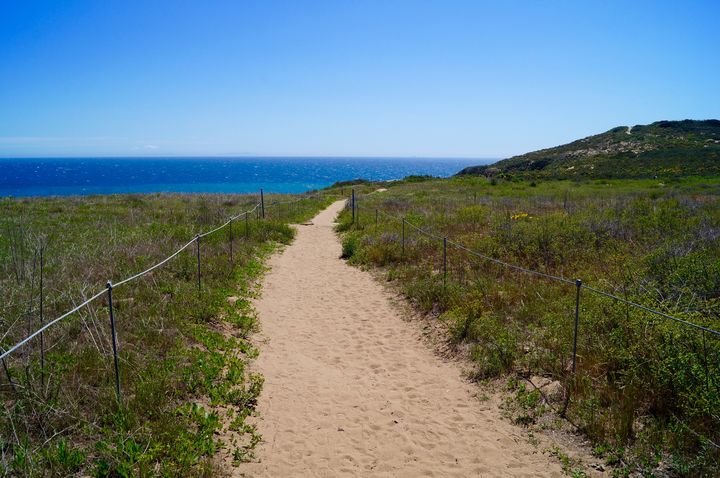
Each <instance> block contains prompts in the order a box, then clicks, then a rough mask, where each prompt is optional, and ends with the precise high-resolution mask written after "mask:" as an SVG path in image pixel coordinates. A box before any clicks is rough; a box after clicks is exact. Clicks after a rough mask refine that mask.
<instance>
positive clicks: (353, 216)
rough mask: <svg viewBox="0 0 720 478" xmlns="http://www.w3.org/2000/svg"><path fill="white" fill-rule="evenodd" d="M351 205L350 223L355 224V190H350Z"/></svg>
mask: <svg viewBox="0 0 720 478" xmlns="http://www.w3.org/2000/svg"><path fill="white" fill-rule="evenodd" d="M351 191H352V203H351V204H350V205H351V206H352V222H353V224H355V188H352V190H351Z"/></svg>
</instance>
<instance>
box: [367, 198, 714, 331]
mask: <svg viewBox="0 0 720 478" xmlns="http://www.w3.org/2000/svg"><path fill="white" fill-rule="evenodd" d="M355 207H356V208H357V206H355ZM377 212H379V213H380V214H381V215H383V216H385V217H387V218H389V219H391V220H393V221H397V222H402V223H404V224H405V225H407V226H409V227H411V228H412V229H414V230H416V231H418V232H420V233H421V234H424V235H425V236H427V237H429V238H431V239H435V240H437V241H441V242H442V241H444V240H447V243H448V244H450V245H453V246H455V247H457V248H458V249H461V250H463V251H465V252H467V253H468V254H472V255H474V256H476V257H479V258H481V259H484V260H487V261H490V262H493V263H495V264H499V265H501V266H504V267H508V268H510V269H513V270H516V271H519V272H524V273H526V274H532V275H536V276H539V277H544V278H546V279H550V280H554V281H558V282H563V283H565V284H570V285H577V280H576V279H568V278H566V277H561V276H556V275H553V274H548V273H546V272H541V271H537V270H534V269H529V268H526V267H522V266H519V265H517V264H512V263H510V262H505V261H503V260H500V259H497V258H495V257H491V256H488V255H486V254H483V253H482V252H479V251H476V250H473V249H470V248H469V247H467V246H464V245H462V244H460V243H458V242H455V241H453V240H451V239H448V238H446V237H442V236H439V235H437V234H433V233H430V232H427V231H425V230H424V229H423V228H421V227H420V226H417V225H415V224H413V223H411V222H410V221H408V220H407V219H405V218H404V217H402V218H399V217H397V216H394V215H392V214H388V213H386V212H385V211H382V210H379V209H378V210H377ZM582 288H583V289H585V290H588V291H589V292H592V293H594V294H598V295H601V296H604V297H607V298H610V299H613V300H616V301H619V302H622V303H624V304H627V305H629V306H632V307H635V308H637V309H641V310H644V311H646V312H649V313H651V314H655V315H657V316H659V317H663V318H665V319H668V320H673V321H675V322H677V323H680V324H684V325H686V326H688V327H693V328H695V329H698V330H702V331H704V332H707V333H710V334H713V335H716V336H718V337H720V331H717V330H714V329H711V328H709V327H705V326H702V325H699V324H696V323H693V322H690V321H688V320H685V319H681V318H679V317H675V316H673V315H670V314H667V313H665V312H662V311H659V310H656V309H653V308H650V307H647V306H644V305H642V304H638V303H636V302H632V301H630V300H627V299H623V298H622V297H618V296H616V295H614V294H611V293H610V292H605V291H603V290H601V289H597V288H595V287H591V286H588V285H585V284H584V283H583V284H582Z"/></svg>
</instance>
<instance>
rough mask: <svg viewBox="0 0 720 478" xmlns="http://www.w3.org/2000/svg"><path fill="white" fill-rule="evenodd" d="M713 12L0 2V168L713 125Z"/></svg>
mask: <svg viewBox="0 0 720 478" xmlns="http://www.w3.org/2000/svg"><path fill="white" fill-rule="evenodd" d="M718 18H720V2H718V1H716V0H712V1H704V2H700V1H682V2H680V1H677V2H664V1H630V2H629V1H598V2H590V1H581V0H576V1H549V0H548V1H543V0H534V1H502V2H501V1H496V2H490V1H481V0H476V1H459V0H457V1H455V0H438V1H430V0H413V1H410V0H408V1H400V0H375V1H373V0H367V1H359V0H358V1H350V0H347V1H344V0H335V1H303V0H295V1H271V0H257V1H252V0H246V1H202V2H200V1H198V2H189V1H131V0H125V1H118V2H116V1H109V0H108V1H94V2H82V1H63V2H61V1H44V2H39V1H31V0H22V1H14V0H2V2H0V156H16V155H17V156H43V155H50V156H55V155H57V156H68V155H119V156H125V155H226V154H256V155H351V156H352V155H358V156H453V157H505V156H509V155H512V154H517V153H522V152H525V151H529V150H534V149H538V148H543V147H549V146H553V145H556V144H560V143H564V142H567V141H570V140H573V139H576V138H578V137H582V136H587V135H589V134H594V133H598V132H602V131H605V130H607V129H609V128H611V127H614V126H617V125H627V124H642V123H648V122H652V121H655V120H660V119H684V118H694V119H706V118H718V117H720V88H719V87H718V85H720V80H718V78H720V55H719V54H718V51H717V50H718V47H719V46H720V28H718Z"/></svg>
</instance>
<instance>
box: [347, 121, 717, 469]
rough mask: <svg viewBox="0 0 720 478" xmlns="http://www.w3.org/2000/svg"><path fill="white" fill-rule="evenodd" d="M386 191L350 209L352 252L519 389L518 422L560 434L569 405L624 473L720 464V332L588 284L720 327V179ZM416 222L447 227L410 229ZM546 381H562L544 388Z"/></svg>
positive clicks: (483, 183) (426, 185)
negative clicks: (574, 366) (540, 384)
mask: <svg viewBox="0 0 720 478" xmlns="http://www.w3.org/2000/svg"><path fill="white" fill-rule="evenodd" d="M623 134H625V133H623ZM536 181H537V180H536ZM384 187H387V188H388V191H386V192H381V193H378V192H374V193H369V194H365V195H360V196H359V199H358V213H357V214H356V218H359V220H356V221H355V223H354V224H353V223H352V220H351V218H352V215H351V212H350V211H345V212H344V213H343V215H342V217H341V224H340V227H339V229H340V230H342V231H344V233H343V234H344V238H343V252H344V255H345V257H347V258H349V260H350V261H351V262H353V263H355V264H360V265H363V266H370V267H376V268H378V270H379V271H382V273H383V274H384V275H385V276H386V278H387V280H388V281H389V283H390V284H392V285H394V287H396V288H397V289H398V290H399V291H401V292H402V293H403V294H404V295H405V296H406V297H407V298H408V299H410V300H411V301H412V302H413V303H414V304H415V306H416V307H417V308H418V309H419V310H420V311H422V312H425V313H428V314H430V316H431V317H436V318H437V320H438V321H440V323H441V324H443V325H444V326H445V327H446V330H447V337H448V340H449V343H450V344H452V345H453V346H454V347H455V348H456V349H457V350H458V351H461V352H463V353H467V355H468V357H469V358H470V360H471V361H472V363H473V364H474V367H473V371H472V376H473V377H474V378H475V379H477V380H481V381H486V380H493V381H494V380H501V381H502V382H504V383H507V385H508V387H509V389H510V390H511V392H512V395H511V398H510V399H509V401H508V404H507V406H508V410H512V415H513V418H514V419H515V420H516V421H517V422H518V423H521V424H523V425H526V426H529V427H540V428H547V427H550V428H553V427H555V426H557V422H556V421H555V420H554V419H552V418H549V417H548V413H547V412H548V411H549V410H550V409H554V410H555V411H556V412H557V413H562V412H563V411H564V410H565V412H566V416H567V418H568V420H569V422H570V423H572V424H574V426H576V427H577V428H578V429H579V430H581V431H582V432H584V433H585V434H586V435H587V436H588V437H589V438H590V439H591V440H592V442H593V444H594V445H593V446H594V448H593V452H594V453H595V454H596V455H597V456H598V457H599V458H602V459H604V460H605V461H606V463H607V464H609V465H611V466H613V467H614V468H615V473H616V474H617V475H619V476H625V475H628V474H633V473H641V474H643V475H648V476H718V474H720V448H718V444H720V368H719V367H720V340H718V337H716V336H714V335H712V334H709V333H703V332H702V331H699V330H697V329H693V328H691V327H688V326H686V325H684V324H680V323H677V322H674V321H672V320H669V319H666V318H663V317H660V316H658V315H654V314H651V313H649V312H647V311H644V310H641V309H638V308H634V307H631V306H628V305H626V304H625V303H622V302H619V301H615V300H612V299H610V298H608V297H605V296H602V295H599V294H596V293H592V292H591V291H590V290H589V289H587V288H585V287H586V286H591V287H594V288H597V289H600V290H603V291H607V292H609V293H612V294H615V295H617V296H619V297H621V298H623V299H626V300H630V301H633V302H636V303H639V304H642V305H644V306H647V307H652V308H655V309H658V310H660V311H663V312H665V313H668V314H672V315H675V316H677V317H680V318H682V319H684V320H687V321H691V322H694V323H697V324H700V325H703V326H707V327H711V328H713V329H715V330H718V329H720V241H719V239H720V195H719V194H720V180H718V179H709V180H698V179H686V180H683V181H671V182H667V181H665V182H663V181H659V180H624V181H622V180H598V181H588V182H576V181H573V182H569V181H540V182H537V183H535V182H528V181H506V180H502V179H496V178H493V179H492V180H489V179H486V178H477V177H467V176H463V177H457V178H452V179H449V180H432V181H425V182H410V183H408V182H397V183H387V184H386V185H385V186H384ZM376 211H377V213H376ZM376 214H377V216H376ZM376 217H377V218H378V219H377V223H376V219H375V218H376ZM402 218H405V219H406V220H407V221H408V223H411V224H414V225H416V226H417V227H419V228H422V229H423V230H424V231H426V232H428V233H431V234H433V235H435V236H436V237H435V238H432V237H428V236H426V235H424V234H421V233H420V232H418V231H417V230H415V229H413V228H412V227H410V226H409V224H406V225H405V228H404V229H405V230H404V232H403V227H402V221H401V219H402ZM403 235H404V237H405V247H404V250H403V247H402V238H403ZM443 237H447V238H448V239H450V240H451V241H454V242H455V243H457V244H460V245H462V246H464V247H467V248H469V249H471V250H474V251H478V252H479V253H481V254H484V255H486V256H490V257H493V258H497V259H500V260H503V261H506V262H508V263H511V264H516V265H519V266H523V267H526V268H530V269H533V270H536V271H538V272H541V273H543V274H551V275H554V276H562V277H564V278H566V279H569V281H568V282H569V283H566V282H562V281H557V280H553V279H550V278H547V277H545V276H541V275H531V274H527V273H524V272H522V271H519V270H517V269H513V268H510V267H507V266H503V265H500V264H497V263H494V262H492V261H488V260H485V259H483V258H481V257H477V256H475V255H473V254H470V253H468V252H467V251H465V250H463V249H461V248H459V247H456V246H454V245H452V244H449V245H448V249H447V258H448V262H447V264H448V265H447V267H448V268H447V275H445V274H444V270H443V242H442V238H443ZM576 278H578V279H582V281H583V284H584V285H583V288H582V289H581V296H580V309H579V328H578V331H579V333H578V342H577V371H576V374H573V373H572V350H573V324H574V314H575V294H576V287H575V284H574V279H576ZM532 377H535V378H537V377H542V380H541V381H543V380H544V381H551V382H555V383H556V384H557V387H551V388H549V389H544V390H543V391H542V393H541V391H540V390H536V389H534V388H533V387H532V386H531V385H529V384H528V383H526V382H525V380H524V379H529V378H532ZM535 383H538V380H537V379H536V380H535ZM552 416H553V414H550V417H552ZM606 466H607V465H606ZM578 473H579V472H578ZM578 476H581V475H580V474H578Z"/></svg>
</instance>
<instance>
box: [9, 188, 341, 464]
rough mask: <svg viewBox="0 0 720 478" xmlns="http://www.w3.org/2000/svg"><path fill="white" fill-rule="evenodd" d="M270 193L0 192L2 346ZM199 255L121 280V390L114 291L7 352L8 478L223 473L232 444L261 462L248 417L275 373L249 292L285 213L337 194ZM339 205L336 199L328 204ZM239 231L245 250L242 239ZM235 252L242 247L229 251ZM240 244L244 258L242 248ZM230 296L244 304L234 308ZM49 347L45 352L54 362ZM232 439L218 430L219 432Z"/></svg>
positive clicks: (244, 229)
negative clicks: (255, 341) (9, 195)
mask: <svg viewBox="0 0 720 478" xmlns="http://www.w3.org/2000/svg"><path fill="white" fill-rule="evenodd" d="M257 199H258V198H257V197H256V196H252V197H251V196H242V195H207V196H200V195H132V196H96V197H72V198H37V199H2V200H0V346H2V348H3V350H6V349H7V348H8V347H9V346H11V345H12V344H14V343H16V342H17V341H18V340H19V339H21V338H23V337H25V336H26V335H27V334H29V333H30V332H32V331H34V330H36V329H37V328H38V327H39V326H40V313H41V301H40V280H41V279H40V249H41V248H42V250H43V268H42V272H43V275H42V288H43V294H42V295H43V299H42V314H43V317H44V319H45V322H47V321H48V320H49V319H53V318H55V317H57V316H59V315H60V314H62V313H63V312H65V311H67V310H69V309H71V308H73V306H74V305H75V304H78V303H81V302H82V301H83V300H84V298H86V297H90V296H92V295H93V294H95V293H96V292H98V291H101V290H103V288H104V287H105V283H106V281H108V280H113V281H114V282H118V281H119V280H121V279H123V278H125V277H128V276H130V275H132V274H134V273H136V272H139V271H141V270H144V269H146V268H147V267H149V266H150V265H152V264H154V263H156V262H158V261H160V260H162V259H164V258H165V257H167V256H168V255H170V254H171V253H172V252H174V251H175V250H177V249H178V248H179V247H180V246H182V245H184V244H186V243H187V242H188V241H189V240H190V239H192V238H193V237H194V235H195V234H197V233H201V232H203V231H207V230H209V229H212V228H214V227H216V226H218V225H220V224H222V223H223V222H225V221H226V220H227V219H228V218H229V217H230V216H231V215H234V214H238V213H240V212H243V211H245V210H247V209H250V208H251V207H252V206H253V205H254V204H255V203H256V202H257ZM279 199H282V200H288V199H289V198H287V197H284V198H282V197H280V196H278V197H266V203H267V205H268V207H267V215H268V218H267V219H266V220H262V219H259V218H257V217H256V216H255V214H253V215H251V216H249V220H248V221H247V223H246V222H245V221H244V218H240V219H238V220H236V221H235V222H234V223H233V230H232V234H231V232H230V230H229V228H228V227H226V228H224V229H222V230H220V231H218V232H216V233H214V234H212V235H210V236H207V237H203V238H202V240H201V242H200V254H201V290H198V286H197V276H196V274H197V262H196V249H195V246H194V245H193V246H191V247H189V248H188V249H186V250H185V251H183V252H181V253H180V254H179V255H177V256H176V257H175V258H173V259H172V260H171V261H169V262H168V263H167V264H165V265H164V266H163V267H160V268H158V269H155V270H154V271H152V272H151V273H150V274H148V275H146V276H143V277H142V278H139V279H137V280H135V281H133V282H129V283H127V284H124V285H122V286H120V287H116V288H114V289H113V305H114V312H115V321H116V325H117V334H118V344H119V357H120V361H119V370H120V379H121V380H120V390H121V399H120V401H118V400H117V399H116V395H115V374H114V366H113V353H112V343H111V340H110V337H111V336H110V323H109V319H108V307H107V306H108V303H107V298H106V296H104V295H103V296H102V297H100V298H98V299H97V300H95V301H94V302H92V303H90V304H89V305H88V306H87V307H84V308H82V309H81V310H79V311H78V312H77V313H76V314H74V315H72V316H69V317H68V318H67V319H65V320H63V321H62V322H59V323H57V324H55V325H54V326H53V327H51V328H50V329H48V330H47V332H46V333H45V334H44V335H43V344H42V349H41V344H40V340H39V338H37V339H34V340H33V341H32V342H30V343H28V344H27V345H26V346H25V347H23V348H21V349H19V350H18V351H17V352H16V353H14V354H12V355H11V356H10V357H8V358H7V359H6V360H5V362H4V363H3V364H2V365H3V370H0V399H1V400H2V415H1V416H0V470H2V472H0V475H3V476H68V475H93V476H156V475H161V476H215V475H216V474H217V471H218V470H217V463H216V460H215V459H214V457H215V455H216V453H217V452H218V450H219V449H220V448H224V449H225V451H226V452H227V453H228V454H230V455H231V456H232V457H233V458H234V459H235V460H237V461H242V460H246V459H248V458H249V457H251V456H252V450H253V447H254V446H255V444H256V443H257V442H258V440H259V439H260V437H259V436H258V434H257V432H256V430H255V428H254V426H253V425H252V423H251V421H249V420H248V417H250V416H251V415H253V414H254V408H255V403H256V399H257V396H258V394H259V393H260V390H261V388H262V383H263V378H262V377H261V376H259V375H255V374H252V373H249V372H248V370H247V369H246V364H247V362H248V360H249V359H251V358H252V357H254V356H255V355H256V354H257V353H258V351H257V350H256V349H255V348H254V347H253V346H252V345H251V344H250V343H249V342H248V334H249V333H250V332H251V331H252V330H253V329H254V327H255V317H254V313H253V310H252V308H251V306H250V303H249V299H250V298H251V297H252V294H253V293H254V285H253V284H254V282H255V280H256V279H257V278H258V276H259V275H260V274H261V273H262V271H263V265H262V262H263V258H264V257H265V256H266V255H267V254H268V253H270V252H271V251H272V250H273V248H274V247H275V244H279V243H280V244H281V243H287V242H288V241H289V240H290V239H291V238H292V236H293V230H292V229H291V228H290V227H288V225H287V224H286V223H287V222H297V221H301V220H305V219H307V218H308V217H311V216H312V215H313V214H314V213H315V212H316V211H317V210H319V209H320V208H321V207H322V206H324V204H325V203H324V202H323V200H315V199H306V200H303V201H300V202H297V203H294V204H283V205H274V206H271V205H270V203H272V202H274V201H276V200H279ZM326 201H327V200H326ZM231 240H232V243H231ZM231 247H232V249H231ZM231 250H232V254H231ZM229 296H234V297H235V298H237V300H233V301H228V300H227V298H228V297H229ZM41 352H44V357H43V358H44V361H41ZM221 431H222V432H223V434H224V435H227V436H230V438H229V439H227V440H224V441H223V440H221V439H220V438H219V432H221Z"/></svg>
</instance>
